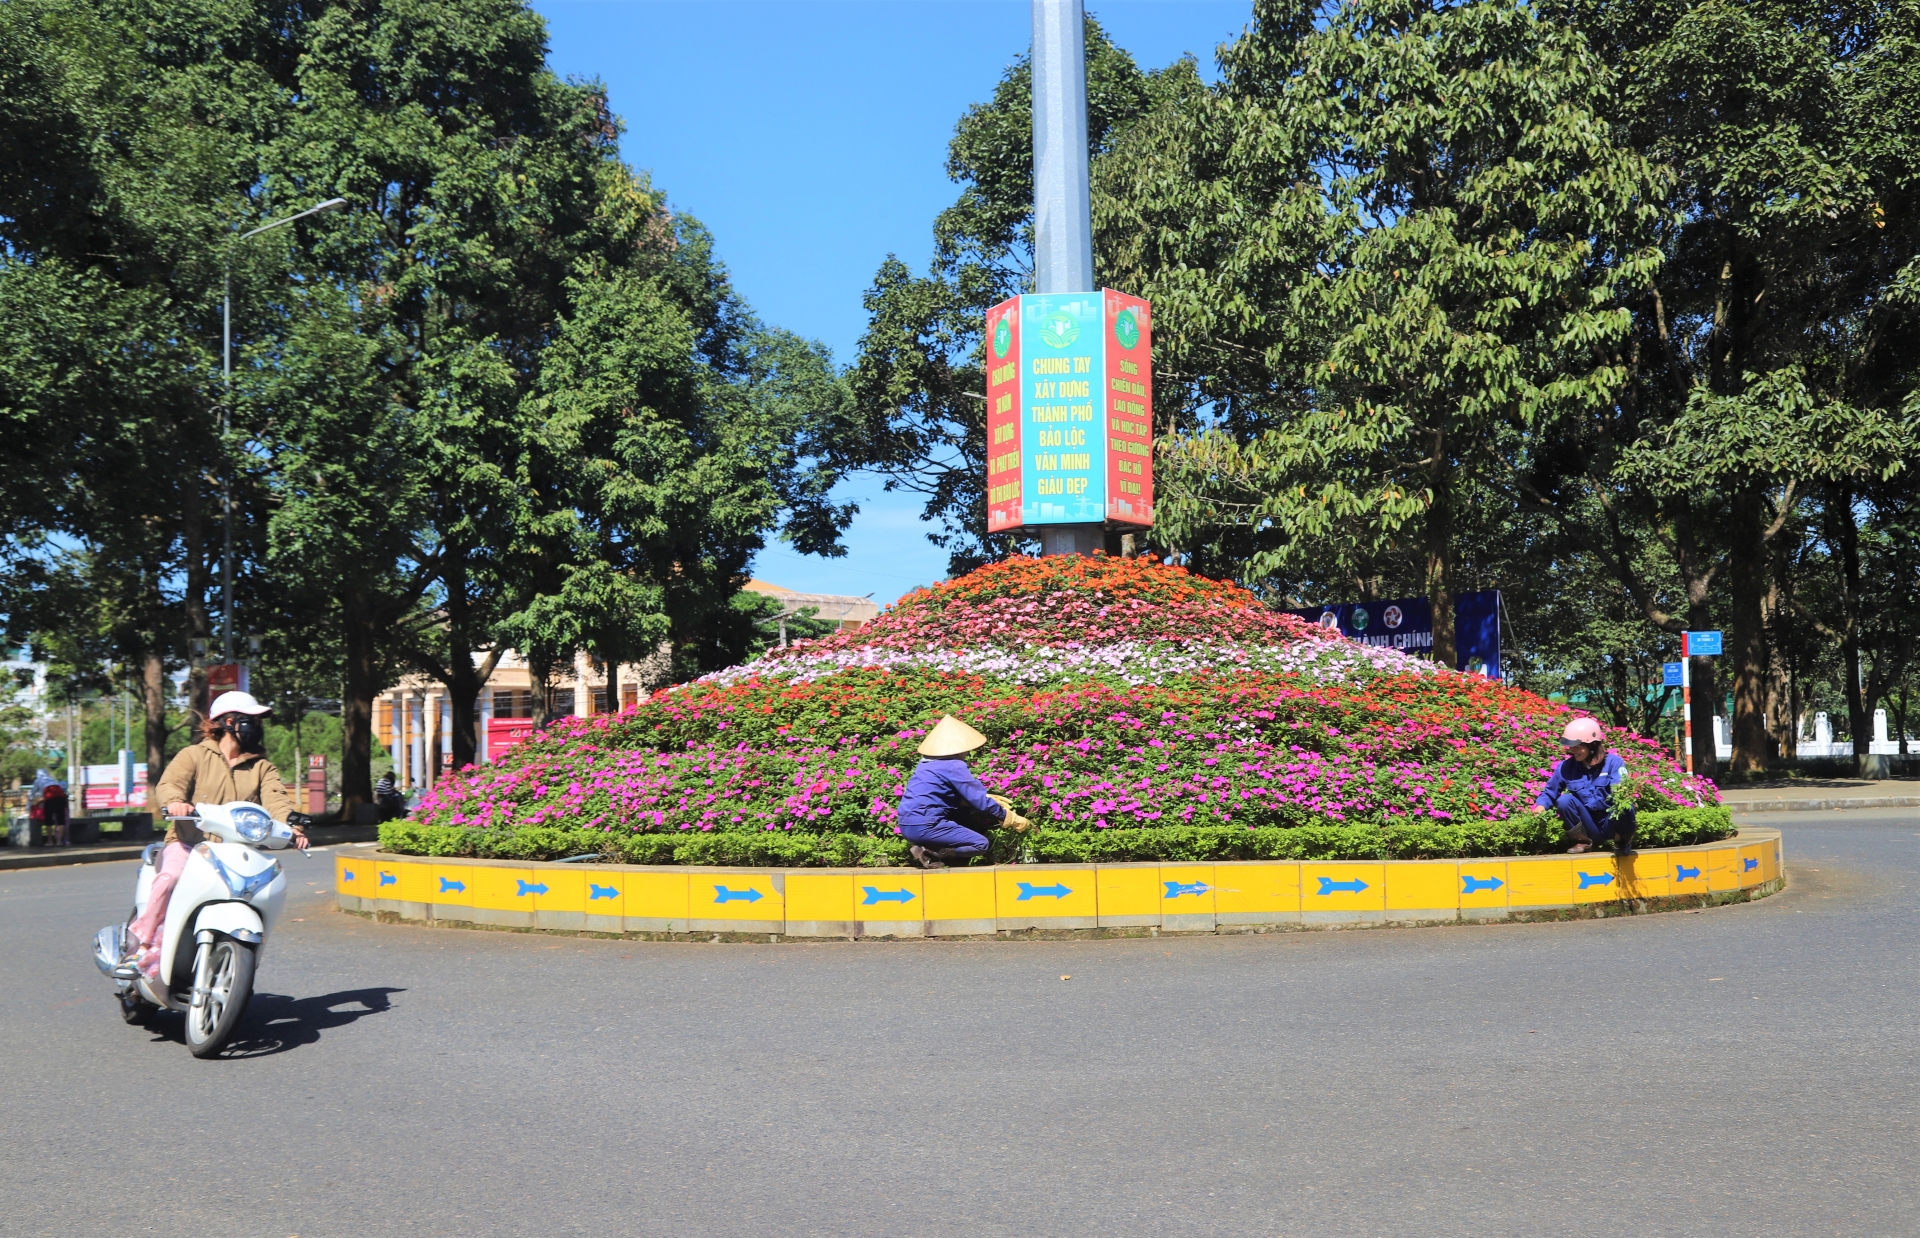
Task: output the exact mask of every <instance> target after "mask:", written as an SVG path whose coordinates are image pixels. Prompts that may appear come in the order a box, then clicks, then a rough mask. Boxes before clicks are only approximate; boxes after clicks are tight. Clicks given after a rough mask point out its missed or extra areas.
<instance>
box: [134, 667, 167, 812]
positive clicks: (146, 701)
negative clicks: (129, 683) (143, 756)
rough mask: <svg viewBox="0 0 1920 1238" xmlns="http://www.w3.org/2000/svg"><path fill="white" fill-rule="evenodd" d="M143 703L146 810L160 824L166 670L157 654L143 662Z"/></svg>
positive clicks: (165, 744) (164, 764) (141, 691)
mask: <svg viewBox="0 0 1920 1238" xmlns="http://www.w3.org/2000/svg"><path fill="white" fill-rule="evenodd" d="M140 701H141V704H142V706H143V707H144V709H143V712H144V713H145V715H146V727H145V730H146V740H147V743H146V748H147V806H148V807H149V808H151V809H152V810H153V813H154V817H153V819H154V820H155V821H159V820H160V817H161V809H160V804H159V803H158V801H156V800H155V799H154V795H153V791H154V788H155V787H157V786H159V785H160V775H161V774H162V773H163V772H164V770H165V766H166V763H167V667H166V663H164V662H162V661H161V660H160V655H159V654H158V653H154V652H149V653H148V654H147V656H146V657H144V658H142V659H141V661H140Z"/></svg>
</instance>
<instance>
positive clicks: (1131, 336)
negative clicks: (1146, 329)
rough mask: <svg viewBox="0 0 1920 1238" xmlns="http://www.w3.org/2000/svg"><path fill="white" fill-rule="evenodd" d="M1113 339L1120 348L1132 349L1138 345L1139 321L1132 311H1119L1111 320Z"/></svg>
mask: <svg viewBox="0 0 1920 1238" xmlns="http://www.w3.org/2000/svg"><path fill="white" fill-rule="evenodd" d="M1113 338H1114V339H1116V340H1119V341H1120V347H1122V348H1133V347H1135V346H1136V345H1138V344H1139V343H1140V320H1139V319H1138V318H1137V317H1135V316H1134V312H1133V311H1132V310H1130V309H1123V310H1121V311H1120V314H1119V316H1118V317H1116V318H1115V319H1114V320H1113Z"/></svg>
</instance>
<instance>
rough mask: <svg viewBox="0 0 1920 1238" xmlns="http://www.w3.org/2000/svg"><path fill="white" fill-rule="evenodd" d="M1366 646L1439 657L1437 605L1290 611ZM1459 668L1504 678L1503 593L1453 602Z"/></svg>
mask: <svg viewBox="0 0 1920 1238" xmlns="http://www.w3.org/2000/svg"><path fill="white" fill-rule="evenodd" d="M1287 613H1288V614H1290V615H1298V616H1300V617H1301V618H1302V619H1305V620H1308V621H1309V622H1312V623H1318V624H1320V625H1321V626H1322V627H1329V628H1339V629H1340V634H1341V635H1342V636H1345V637H1346V638H1347V639H1349V640H1356V641H1359V642H1360V643H1361V644H1363V645H1381V646H1384V647H1386V648H1388V649H1399V650H1403V651H1405V652H1407V653H1411V654H1417V655H1420V656H1423V657H1425V656H1430V655H1431V654H1432V653H1433V605H1432V603H1431V602H1429V601H1428V600H1427V599H1426V598H1394V599H1393V600H1391V601H1386V602H1342V603H1339V604H1337V605H1333V606H1310V607H1308V608H1306V609H1305V610H1290V611H1288V612H1287ZM1453 646H1454V653H1455V655H1456V657H1457V658H1458V661H1459V665H1458V666H1456V667H1455V668H1454V669H1456V670H1462V671H1467V672H1469V673H1472V674H1476V675H1485V676H1486V677H1487V678H1488V679H1498V678H1500V591H1499V590H1498V589H1488V590H1485V591H1484V592H1480V593H1462V594H1460V595H1459V596H1458V597H1456V598H1454V600H1453Z"/></svg>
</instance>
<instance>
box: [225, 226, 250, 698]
mask: <svg viewBox="0 0 1920 1238" xmlns="http://www.w3.org/2000/svg"><path fill="white" fill-rule="evenodd" d="M247 235H248V236H252V235H253V234H252V233H251V232H250V233H248V234H247ZM241 239H242V240H244V239H245V238H244V237H243V238H241ZM220 282H221V296H220V376H221V380H222V382H223V383H224V384H225V386H226V397H225V398H224V399H222V400H221V401H220V526H221V532H222V534H223V536H224V537H225V539H226V544H225V546H224V547H223V548H222V549H221V552H220V661H221V662H223V663H225V664H226V665H229V666H231V665H232V664H233V465H232V462H231V461H229V460H228V459H227V432H228V429H229V427H230V426H231V425H232V424H233V421H232V418H233V251H232V250H231V249H229V250H228V251H227V258H226V267H225V270H224V272H223V273H222V275H221V278H220Z"/></svg>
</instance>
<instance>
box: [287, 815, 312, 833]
mask: <svg viewBox="0 0 1920 1238" xmlns="http://www.w3.org/2000/svg"><path fill="white" fill-rule="evenodd" d="M287 824H288V825H290V826H292V827H293V828H294V829H296V830H300V831H301V832H303V833H304V832H305V831H306V828H307V827H308V826H310V825H312V824H313V818H312V817H309V816H308V815H307V814H306V813H304V812H290V813H288V814H287Z"/></svg>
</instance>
